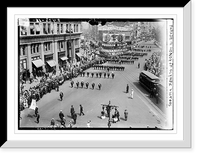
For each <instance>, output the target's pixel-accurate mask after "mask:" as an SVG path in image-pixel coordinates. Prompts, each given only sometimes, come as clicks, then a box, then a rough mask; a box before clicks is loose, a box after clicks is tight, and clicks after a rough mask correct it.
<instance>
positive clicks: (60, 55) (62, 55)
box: [58, 51, 68, 68]
mask: <svg viewBox="0 0 200 157" xmlns="http://www.w3.org/2000/svg"><path fill="white" fill-rule="evenodd" d="M58 58H59V59H58V64H59V66H60V67H63V68H64V67H66V66H67V59H68V57H67V56H65V51H63V52H58Z"/></svg>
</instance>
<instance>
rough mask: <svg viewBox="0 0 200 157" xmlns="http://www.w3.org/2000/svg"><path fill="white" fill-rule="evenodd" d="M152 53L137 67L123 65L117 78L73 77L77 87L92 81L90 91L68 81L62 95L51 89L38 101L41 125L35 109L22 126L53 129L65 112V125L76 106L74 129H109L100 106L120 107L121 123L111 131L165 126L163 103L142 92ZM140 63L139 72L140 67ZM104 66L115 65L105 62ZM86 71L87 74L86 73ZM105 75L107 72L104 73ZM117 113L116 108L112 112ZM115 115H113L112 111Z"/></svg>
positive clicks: (25, 116)
mask: <svg viewBox="0 0 200 157" xmlns="http://www.w3.org/2000/svg"><path fill="white" fill-rule="evenodd" d="M151 54H152V52H149V53H148V55H147V56H143V57H140V58H139V59H138V61H135V63H134V64H122V65H121V66H124V67H125V70H124V71H113V72H114V74H115V78H114V79H112V78H111V77H110V78H107V77H106V78H104V77H101V78H97V77H96V75H94V77H93V78H92V77H91V75H90V76H89V77H87V76H86V75H85V77H81V76H78V77H77V78H74V79H73V81H74V84H75V83H76V82H77V81H79V83H80V82H81V81H83V82H84V83H86V82H89V88H88V89H86V87H85V85H84V88H81V87H80V85H79V88H78V89H77V88H76V85H75V86H74V87H73V88H71V84H70V81H69V80H68V81H65V82H64V84H63V85H61V86H60V89H59V92H57V91H55V90H52V91H51V93H48V94H46V95H44V96H43V98H42V99H40V100H39V101H38V102H37V106H38V108H39V114H40V122H39V123H38V124H37V123H36V122H35V120H36V117H35V116H34V110H32V109H29V108H27V109H25V110H23V111H22V112H21V117H22V119H21V120H20V127H47V126H50V121H51V119H52V118H54V119H55V120H56V124H59V125H60V121H59V120H60V119H59V112H60V110H62V112H63V113H64V115H65V118H66V126H68V124H69V121H70V120H71V116H70V107H71V105H73V106H74V108H75V112H76V113H77V115H78V116H77V123H76V124H75V125H74V126H73V127H77V128H79V127H87V122H88V121H89V120H91V124H90V126H91V128H100V127H102V128H108V117H106V118H105V119H101V117H100V116H101V111H102V105H101V104H108V102H109V101H111V105H115V106H118V111H119V113H120V121H119V122H117V123H111V128H115V127H116V128H130V127H131V128H147V126H149V127H150V128H154V127H158V128H163V127H164V126H165V117H164V107H163V104H161V102H159V104H156V101H155V100H154V98H149V93H148V92H147V91H146V90H145V89H143V87H141V86H140V84H139V73H140V72H141V71H142V68H143V65H144V61H145V59H148V58H149V57H150V56H151ZM138 62H140V65H141V66H140V69H138V67H137V65H138ZM104 65H115V66H117V64H111V63H105V64H104ZM87 71H89V72H94V73H95V72H100V71H103V70H96V69H93V68H90V69H88V70H87ZM87 71H86V72H87ZM104 72H105V71H104ZM93 82H94V83H95V89H94V90H93V89H92V88H91V84H92V83H93ZM98 83H101V84H102V88H101V90H99V89H98V87H97V84H98ZM127 84H128V85H129V93H126V92H125V90H126V85H127ZM131 89H133V90H134V96H133V99H132V98H131V96H130V91H131ZM61 91H62V92H63V94H64V97H63V100H62V101H61V100H60V97H59V93H60V92H61ZM80 104H81V105H82V106H83V112H84V113H85V115H84V116H83V115H82V116H80V115H79V113H80V110H79V105H80ZM125 109H126V110H127V111H128V120H127V121H125V120H124V110H125ZM113 111H114V109H113ZM111 115H112V112H111Z"/></svg>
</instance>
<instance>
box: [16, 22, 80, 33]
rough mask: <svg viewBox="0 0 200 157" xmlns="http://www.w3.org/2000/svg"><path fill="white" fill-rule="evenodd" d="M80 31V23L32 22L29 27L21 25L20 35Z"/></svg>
mask: <svg viewBox="0 0 200 157" xmlns="http://www.w3.org/2000/svg"><path fill="white" fill-rule="evenodd" d="M74 32H80V25H79V24H57V25H54V23H30V25H29V27H25V26H20V35H21V36H23V35H41V34H63V33H74Z"/></svg>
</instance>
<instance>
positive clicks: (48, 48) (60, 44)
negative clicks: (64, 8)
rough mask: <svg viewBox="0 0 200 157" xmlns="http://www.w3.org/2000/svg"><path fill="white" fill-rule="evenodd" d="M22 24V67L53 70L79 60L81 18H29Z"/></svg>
mask: <svg viewBox="0 0 200 157" xmlns="http://www.w3.org/2000/svg"><path fill="white" fill-rule="evenodd" d="M28 20H29V25H28V26H19V58H20V59H19V62H20V69H21V70H29V72H30V73H31V72H36V73H37V72H38V71H40V70H42V71H44V72H52V71H54V70H56V72H57V71H58V70H59V68H60V67H65V68H70V67H71V66H72V65H73V64H76V62H77V60H78V56H79V55H78V53H79V50H80V40H81V39H80V36H81V22H79V21H69V20H68V19H28Z"/></svg>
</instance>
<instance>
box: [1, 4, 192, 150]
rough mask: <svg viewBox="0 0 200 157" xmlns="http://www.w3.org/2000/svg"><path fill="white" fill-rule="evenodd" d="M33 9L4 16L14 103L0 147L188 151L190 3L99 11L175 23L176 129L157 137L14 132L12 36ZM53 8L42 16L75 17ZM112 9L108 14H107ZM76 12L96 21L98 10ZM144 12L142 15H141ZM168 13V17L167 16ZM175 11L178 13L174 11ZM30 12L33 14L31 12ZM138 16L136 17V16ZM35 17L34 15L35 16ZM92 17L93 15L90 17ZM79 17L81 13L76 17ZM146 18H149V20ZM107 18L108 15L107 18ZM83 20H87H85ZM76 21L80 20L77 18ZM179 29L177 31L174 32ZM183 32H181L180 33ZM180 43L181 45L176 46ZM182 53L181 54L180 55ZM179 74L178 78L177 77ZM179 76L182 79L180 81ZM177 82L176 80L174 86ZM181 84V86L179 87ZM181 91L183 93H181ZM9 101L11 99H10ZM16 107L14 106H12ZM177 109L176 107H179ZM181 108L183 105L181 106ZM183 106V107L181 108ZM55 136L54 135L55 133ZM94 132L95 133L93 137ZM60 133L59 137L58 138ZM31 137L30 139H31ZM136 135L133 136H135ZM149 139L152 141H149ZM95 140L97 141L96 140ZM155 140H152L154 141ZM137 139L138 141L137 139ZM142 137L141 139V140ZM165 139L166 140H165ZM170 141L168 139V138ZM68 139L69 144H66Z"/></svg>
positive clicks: (139, 133)
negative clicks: (171, 19) (154, 17)
mask: <svg viewBox="0 0 200 157" xmlns="http://www.w3.org/2000/svg"><path fill="white" fill-rule="evenodd" d="M32 9H33V8H23V9H21V8H8V15H7V20H8V22H7V26H8V28H7V30H8V31H7V36H8V39H7V40H8V41H7V43H8V44H7V50H8V52H7V53H8V58H9V60H8V58H7V68H8V69H7V71H8V73H7V78H8V79H9V80H8V82H9V84H8V85H7V88H8V93H9V94H8V93H7V95H11V97H12V96H13V99H8V98H7V102H8V104H7V105H8V106H7V120H8V121H7V125H8V127H7V137H8V139H7V142H6V143H4V145H3V146H2V147H4V148H6V147H29V148H30V147H47V148H49V147H59V148H62V147H68V148H98V147H101V148H118V147H120V148H122V147H123V148H133V147H135V148H136V147H137V148H151V147H157V148H161V147H162V148H163V147H168V148H169V147H171V148H172V147H181V148H190V147H191V40H190V39H191V34H190V32H191V26H190V25H191V2H189V3H188V4H187V5H185V7H184V8H166V9H165V8H160V9H159V8H134V9H133V8H124V10H123V13H122V14H120V15H119V13H121V11H119V10H121V9H122V8H117V9H114V8H106V9H103V10H104V11H102V8H101V14H103V15H108V14H109V13H110V12H111V10H113V11H112V14H114V15H115V16H116V15H117V17H118V18H119V17H122V18H123V17H125V16H126V17H127V16H131V17H132V16H133V15H134V16H139V15H143V16H144V15H146V14H147V13H151V15H154V16H156V17H162V18H163V17H170V16H171V17H173V18H175V19H176V21H178V22H177V23H176V24H175V27H176V28H175V29H176V30H177V33H178V34H176V32H175V33H174V36H175V41H174V42H175V48H174V51H175V52H177V54H175V55H174V60H176V62H177V66H176V65H175V67H174V72H175V75H176V78H175V79H174V81H175V83H177V84H176V85H175V95H176V97H175V99H176V107H175V112H177V119H175V121H176V122H175V123H176V127H177V129H176V130H175V131H172V133H165V132H163V133H158V132H156V131H155V132H151V133H150V134H149V133H148V134H147V133H146V132H144V131H136V132H134V133H133V132H127V131H112V134H111V133H109V132H110V131H111V130H109V132H108V131H97V130H94V131H90V130H89V131H88V130H87V131H86V130H84V131H82V132H81V133H80V131H76V130H70V132H68V133H67V134H66V132H62V131H61V130H59V131H58V132H59V134H55V131H53V132H51V131H48V134H47V133H46V132H43V131H40V132H39V133H37V134H34V132H32V133H31V132H30V131H29V133H27V132H25V131H24V132H21V133H19V132H17V130H16V126H15V125H16V118H15V116H14V115H15V114H14V113H15V110H16V105H17V102H18V101H16V100H17V98H16V97H15V96H14V94H13V95H12V94H11V93H13V91H14V92H16V90H17V89H15V88H14V87H16V85H15V84H16V82H17V81H16V80H14V78H15V76H16V75H17V67H14V66H13V64H15V62H14V61H15V57H16V50H17V45H16V44H15V39H16V36H14V34H16V33H15V31H16V28H15V27H14V26H15V23H16V16H23V17H24V16H28V17H29V16H30V15H31V14H32V13H33V10H34V9H33V10H32ZM51 9H52V8H45V15H44V16H46V14H49V16H53V17H54V16H55V15H57V16H62V15H63V14H68V15H70V13H72V12H74V13H76V10H77V8H68V9H67V11H66V10H64V8H58V12H57V13H56V14H54V15H52V14H51V13H52V10H51ZM110 9H111V10H110ZM78 10H79V11H80V10H81V11H83V12H84V14H85V15H81V16H82V17H84V18H85V17H86V16H88V15H89V16H88V17H90V18H92V17H93V18H97V14H94V13H96V12H97V10H99V9H98V8H93V9H91V8H90V9H88V8H78ZM143 10H145V12H143ZM169 10H170V15H169ZM177 10H178V11H177ZM31 11H32V12H31ZM42 12H44V8H40V9H38V10H37V15H39V14H42ZM136 12H137V14H136ZM34 13H35V14H36V12H34ZM92 13H93V14H92ZM79 14H80V13H79ZM151 15H149V16H151ZM109 16H110V14H109ZM111 16H112V17H113V15H111ZM88 17H86V18H88ZM79 18H81V17H80V16H79ZM177 27H178V29H177ZM181 30H182V32H181ZM13 39H14V40H13ZM179 43H180V44H179ZM13 52H15V55H13ZM182 52H183V53H182ZM12 61H13V62H12ZM177 73H178V74H177ZM181 76H182V78H181ZM177 80H179V81H178V82H177ZM181 83H182V84H181ZM180 89H183V90H182V91H183V92H182V91H181V90H180ZM9 98H10V97H9ZM13 104H14V105H15V106H14V105H13ZM177 104H178V105H179V106H178V105H177ZM181 104H183V105H181ZM181 106H182V107H181ZM58 132H56V133H58ZM94 132H95V133H94ZM60 133H61V134H60ZM30 135H31V136H30ZM134 135H135V136H134ZM149 135H151V138H150V137H149ZM97 136H98V137H97ZM154 136H155V137H156V138H155V139H154V140H153V137H154ZM137 137H138V138H137ZM141 137H143V139H142V138H141ZM164 137H165V139H164ZM169 137H170V138H169ZM65 139H68V140H65Z"/></svg>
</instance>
